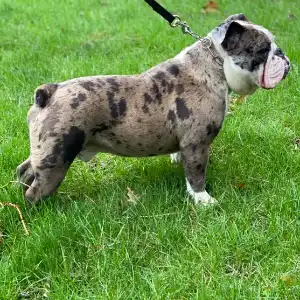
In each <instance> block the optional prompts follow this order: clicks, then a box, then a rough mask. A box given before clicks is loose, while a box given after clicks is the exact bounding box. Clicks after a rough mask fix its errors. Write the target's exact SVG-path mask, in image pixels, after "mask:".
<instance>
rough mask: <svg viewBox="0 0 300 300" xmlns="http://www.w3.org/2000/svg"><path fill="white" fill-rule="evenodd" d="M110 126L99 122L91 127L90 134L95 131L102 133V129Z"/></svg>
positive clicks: (93, 133)
mask: <svg viewBox="0 0 300 300" xmlns="http://www.w3.org/2000/svg"><path fill="white" fill-rule="evenodd" d="M110 128H111V127H109V126H107V125H106V124H99V125H96V127H95V128H92V129H91V133H92V135H95V134H96V133H102V132H103V131H105V130H108V129H110Z"/></svg>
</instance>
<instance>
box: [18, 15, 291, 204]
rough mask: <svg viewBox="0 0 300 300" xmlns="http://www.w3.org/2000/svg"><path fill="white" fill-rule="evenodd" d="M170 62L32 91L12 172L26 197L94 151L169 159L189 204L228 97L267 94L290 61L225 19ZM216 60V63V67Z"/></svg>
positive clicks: (258, 32) (260, 31) (49, 189)
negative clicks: (26, 137) (24, 152)
mask: <svg viewBox="0 0 300 300" xmlns="http://www.w3.org/2000/svg"><path fill="white" fill-rule="evenodd" d="M205 41H206V42H207V41H208V42H209V44H210V45H209V46H207V43H206V46H205V47H204V44H203V40H198V41H197V42H195V43H194V44H193V45H192V46H190V47H187V48H186V49H184V50H183V51H182V52H180V53H179V54H178V55H177V56H175V57H174V58H172V59H169V60H167V61H165V62H163V63H161V64H159V65H157V66H154V67H153V68H151V69H149V70H147V71H145V72H144V73H141V74H138V75H112V76H107V75H106V76H89V77H81V78H76V79H72V80H69V81H65V82H61V83H50V84H44V85H42V86H40V87H39V88H37V89H36V91H35V96H34V104H33V105H32V107H31V108H30V110H29V112H28V116H27V119H28V123H29V133H30V156H29V157H28V159H27V160H25V161H24V162H23V163H22V164H21V165H19V166H18V168H17V173H18V176H19V178H20V181H21V182H22V183H23V184H24V185H25V188H24V193H25V198H27V199H28V200H29V201H30V202H33V203H37V202H38V201H39V200H40V199H41V198H43V197H46V196H50V195H52V194H53V193H54V192H55V191H56V190H57V188H58V187H59V185H60V183H61V182H62V180H63V179H64V177H65V175H66V173H67V171H68V169H69V167H70V165H71V164H72V162H73V161H74V159H75V158H76V157H78V158H79V159H82V160H84V161H88V160H90V159H91V158H92V157H93V156H94V155H95V154H97V153H98V152H106V153H112V154H116V155H121V156H129V157H149V156H155V155H164V154H171V159H172V160H173V161H177V162H179V161H182V162H183V165H184V171H185V176H186V184H187V192H188V193H189V194H190V196H191V197H192V198H193V200H194V202H195V203H202V204H204V205H206V204H212V203H215V202H216V200H215V199H214V198H213V197H211V196H210V195H209V194H208V193H207V192H206V190H205V174H206V166H207V161H208V157H209V149H210V145H211V143H212V142H213V140H214V138H215V137H216V136H217V134H218V133H219V131H220V129H221V126H222V123H223V120H224V117H225V115H226V110H227V99H228V93H229V92H230V91H234V92H236V93H238V94H240V95H249V94H252V93H254V91H255V90H256V89H257V88H259V87H261V88H264V89H272V88H274V87H275V86H276V85H277V84H279V83H280V82H281V81H282V80H283V79H284V78H285V77H286V76H287V74H288V72H289V69H290V62H289V59H288V58H287V57H286V56H285V55H284V53H283V52H282V50H281V49H280V48H279V47H277V45H276V44H275V41H274V37H273V35H272V34H271V33H270V32H269V31H268V30H267V29H265V28H264V27H262V26H259V25H255V24H253V23H251V22H250V21H248V19H247V18H246V17H245V15H243V14H236V15H232V16H230V17H229V18H227V19H226V20H225V21H224V23H222V24H221V25H219V26H218V27H216V28H215V29H213V30H212V31H211V32H210V33H209V34H208V35H207V37H206V39H205ZM216 58H217V59H216Z"/></svg>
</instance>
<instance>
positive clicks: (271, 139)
mask: <svg viewBox="0 0 300 300" xmlns="http://www.w3.org/2000/svg"><path fill="white" fill-rule="evenodd" d="M161 2H162V3H163V4H164V5H165V6H166V7H168V8H169V9H170V10H172V11H173V12H176V13H178V14H180V16H181V17H182V18H184V19H185V20H187V21H188V22H189V23H190V25H191V26H192V28H193V29H194V30H195V31H197V32H199V33H201V34H204V33H206V32H208V31H210V30H211V29H212V28H213V27H214V26H216V25H217V24H219V23H221V22H222V21H223V20H224V19H225V17H227V16H228V15H230V14H233V13H237V12H244V13H245V14H246V15H247V16H248V17H249V18H250V19H251V20H252V21H253V22H255V23H258V24H261V25H263V26H265V27H267V28H268V29H270V30H271V31H272V32H273V33H274V34H275V35H276V36H277V41H278V44H279V45H280V46H281V47H282V48H283V50H284V51H285V52H286V54H287V55H288V56H289V58H290V59H291V61H292V64H293V70H292V72H291V74H290V75H289V77H288V78H287V79H286V80H285V81H284V82H283V83H282V84H281V85H280V86H279V87H277V88H276V89H275V90H272V91H262V90H261V91H258V92H257V93H256V94H255V95H253V96H251V97H249V98H248V100H247V102H246V103H244V104H243V105H241V106H239V107H238V109H237V110H236V111H235V113H234V114H233V116H230V117H228V118H227V119H226V121H225V124H224V127H223V129H222V131H221V133H220V135H219V136H218V138H217V139H216V141H215V143H214V144H213V149H212V154H211V158H210V164H209V168H208V176H207V177H208V178H207V182H208V188H209V191H210V193H211V194H212V195H213V196H214V197H216V198H217V199H218V200H219V205H218V206H216V207H214V208H208V209H206V208H202V207H194V206H193V205H191V204H190V202H189V200H188V198H187V196H186V193H185V182H184V176H183V170H182V168H181V167H180V166H174V165H171V163H170V161H169V158H168V157H159V158H149V159H131V158H121V157H115V156H111V155H106V154H105V155H104V154H99V155H98V156H97V159H96V160H95V161H94V162H93V163H92V164H84V163H82V162H79V161H76V162H75V163H74V165H73V166H72V168H71V170H70V172H69V174H68V176H67V178H66V180H65V181H64V183H63V184H62V186H61V188H60V189H59V192H58V193H57V194H56V195H55V196H53V197H51V198H50V199H48V200H47V201H46V202H44V203H43V204H42V205H41V206H39V207H27V206H26V204H25V201H24V198H23V195H22V191H21V189H20V188H19V187H18V186H17V185H15V184H14V183H10V181H13V180H15V179H16V176H15V168H16V166H17V165H18V164H19V163H21V162H22V161H23V160H24V159H25V158H26V157H27V156H28V154H29V140H28V133H27V131H28V129H27V124H26V113H27V110H28V108H29V105H30V103H31V102H32V95H33V91H34V89H35V88H36V87H37V86H38V85H40V84H42V83H45V82H56V81H63V80H66V79H69V78H73V77H79V76H84V75H95V74H131V73H138V72H142V71H144V70H146V69H147V68H149V67H151V66H153V65H155V64H157V63H159V62H161V61H163V60H166V59H167V58H169V57H172V56H174V55H175V54H177V53H178V52H179V51H180V50H181V49H183V48H184V47H185V46H187V45H189V44H191V43H192V42H193V40H192V39H191V38H190V37H188V36H183V35H182V34H181V33H180V31H179V29H178V30H177V29H175V30H173V29H171V28H170V27H169V26H168V25H167V24H166V23H165V22H164V21H163V20H162V19H161V18H160V17H159V16H158V15H156V14H155V13H153V12H152V11H151V9H150V8H149V7H147V5H146V4H145V3H144V1H139V0H132V1H127V0H126V1H119V0H113V1H106V0H101V1H100V0H90V1H88V2H87V1H83V0H77V1H71V0H66V1H58V0H53V1H43V0H38V1H28V0H17V1H9V0H2V1H1V3H0V16H1V18H0V25H1V26H0V59H1V68H0V120H1V121H0V137H1V140H0V165H1V177H0V201H1V202H13V203H16V204H18V205H20V207H21V209H22V211H23V214H24V218H25V221H26V223H27V226H28V227H29V230H30V236H28V237H27V236H25V234H24V231H23V228H22V225H21V223H20V222H19V219H18V214H17V212H16V211H15V210H14V209H11V208H0V232H2V233H1V237H0V299H5V300H6V299H7V300H10V299H16V298H17V297H18V296H20V297H21V296H22V295H23V296H24V297H25V296H26V293H27V295H30V296H31V298H32V299H42V298H47V297H48V298H50V299H299V295H300V254H299V253H300V239H299V232H300V218H299V213H300V187H299V181H300V173H299V165H300V151H299V149H298V148H297V147H296V145H295V140H296V139H297V138H299V136H300V132H299V128H300V109H299V99H300V98H299V97H300V95H299V93H300V90H299V61H300V54H299V42H300V29H299V28H300V26H299V18H300V8H299V5H297V2H296V1H288V0H274V1H260V0H255V1H252V2H251V1H242V0H237V1H225V0H222V1H219V3H220V12H219V13H213V14H208V15H203V14H201V13H200V10H201V7H202V6H203V4H204V1H196V0H190V1H179V0H176V1H171V0H164V1H161ZM127 187H130V189H132V190H133V191H134V193H136V194H137V195H139V196H140V198H139V199H138V201H137V204H136V205H134V204H132V203H130V202H128V201H127V200H126V195H127ZM22 293H23V294H22Z"/></svg>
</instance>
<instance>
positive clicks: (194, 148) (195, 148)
mask: <svg viewBox="0 0 300 300" xmlns="http://www.w3.org/2000/svg"><path fill="white" fill-rule="evenodd" d="M196 150H197V145H196V144H192V151H193V152H194V153H195V152H196Z"/></svg>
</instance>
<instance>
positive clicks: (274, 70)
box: [262, 56, 285, 89]
mask: <svg viewBox="0 0 300 300" xmlns="http://www.w3.org/2000/svg"><path fill="white" fill-rule="evenodd" d="M284 68H285V66H284V61H283V59H282V58H280V57H278V56H273V57H269V59H268V61H267V63H266V64H265V70H264V74H263V78H262V79H263V80H262V87H263V88H265V89H272V88H274V87H275V86H276V85H277V84H278V83H279V82H280V81H281V80H282V79H283V75H284Z"/></svg>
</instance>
